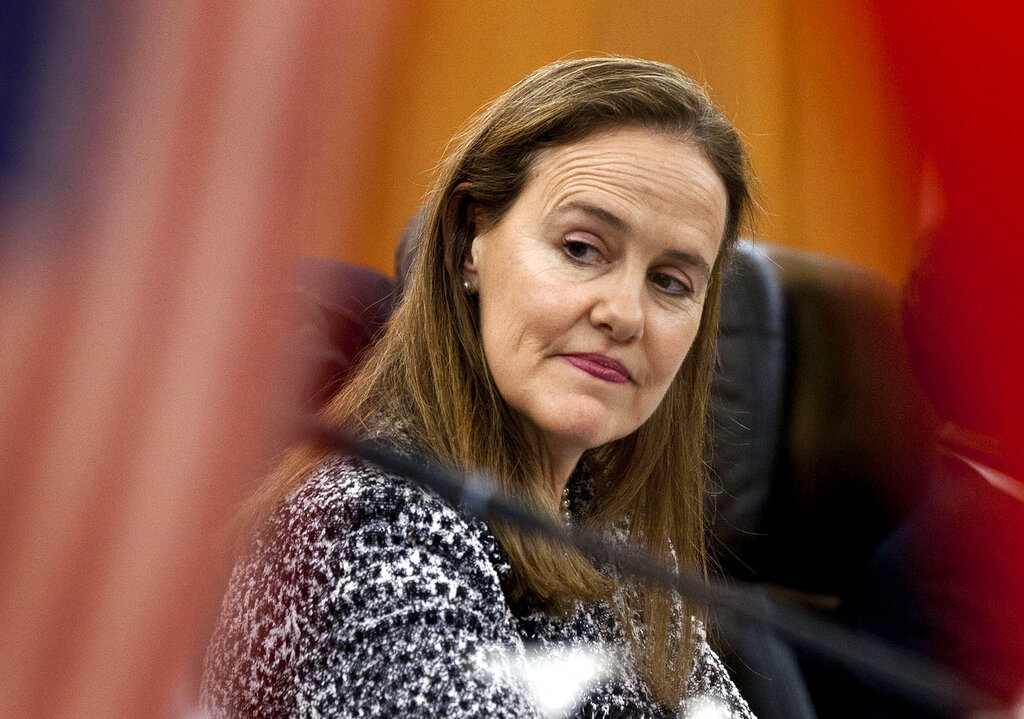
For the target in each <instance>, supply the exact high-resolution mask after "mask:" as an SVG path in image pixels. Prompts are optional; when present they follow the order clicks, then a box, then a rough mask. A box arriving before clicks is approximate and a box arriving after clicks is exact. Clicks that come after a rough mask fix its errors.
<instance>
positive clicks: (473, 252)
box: [462, 204, 480, 294]
mask: <svg viewBox="0 0 1024 719" xmlns="http://www.w3.org/2000/svg"><path fill="white" fill-rule="evenodd" d="M478 227H479V225H478V223H477V206H476V205H475V204H471V205H469V207H467V208H466V235H467V237H468V238H469V239H468V240H467V242H466V249H465V251H464V252H463V258H462V280H463V286H464V287H465V289H466V291H467V292H469V293H470V294H472V293H474V292H476V290H477V288H478V287H480V282H479V264H478V259H477V258H478V255H479V252H480V246H479V243H478V242H477V241H476V239H477V236H478Z"/></svg>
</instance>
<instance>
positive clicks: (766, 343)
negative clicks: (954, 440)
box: [710, 243, 937, 595]
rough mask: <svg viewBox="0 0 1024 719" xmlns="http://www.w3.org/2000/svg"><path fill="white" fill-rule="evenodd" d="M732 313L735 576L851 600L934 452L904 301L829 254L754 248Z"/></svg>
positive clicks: (717, 470)
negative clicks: (848, 594)
mask: <svg viewBox="0 0 1024 719" xmlns="http://www.w3.org/2000/svg"><path fill="white" fill-rule="evenodd" d="M722 304H723V311H722V324H721V334H720V358H719V374H718V376H717V377H716V379H715V386H714V391H713V399H712V402H713V419H714V427H715V443H714V448H713V450H714V451H713V463H712V469H713V474H714V477H715V480H716V482H717V483H718V492H717V496H716V497H715V498H714V503H715V505H716V510H717V511H716V512H715V515H713V516H714V517H715V519H714V521H713V523H712V529H713V531H712V536H711V541H710V546H711V547H712V551H713V553H714V555H715V556H716V558H717V559H718V561H719V563H720V565H721V566H722V567H723V569H724V570H725V571H726V572H727V573H729V574H733V575H736V576H740V577H742V578H745V579H751V580H758V581H764V582H768V583H772V584H777V585H781V586H785V587H791V588H796V589H799V590H801V591H803V592H808V593H813V594H825V595H840V594H843V593H844V592H845V590H846V589H848V588H849V586H850V583H851V582H852V581H854V579H855V577H856V576H857V574H858V573H859V570H860V568H861V567H862V566H863V564H864V562H866V561H867V558H868V556H869V555H870V553H871V551H872V550H873V549H874V547H875V546H876V545H877V543H878V542H879V541H880V540H881V539H882V537H884V536H885V534H887V533H888V531H889V530H891V529H892V528H893V527H894V526H895V523H896V522H898V521H899V519H900V518H901V516H902V515H903V513H904V512H906V511H907V509H908V508H909V505H910V503H911V501H912V499H913V497H914V496H915V495H916V493H917V492H918V491H919V490H920V487H921V483H922V481H923V479H924V476H925V474H926V472H927V470H928V468H929V467H930V466H931V459H932V456H933V451H934V438H935V434H936V430H937V420H936V418H935V415H934V412H933V411H932V409H931V407H930V405H929V404H928V402H927V400H926V399H925V397H924V394H923V393H922V392H921V390H920V388H919V387H918V385H917V383H916V381H915V380H914V377H913V375H912V373H911V370H910V365H909V361H908V356H907V349H906V346H905V344H904V342H903V339H902V337H903V335H902V332H901V326H900V315H899V303H898V291H897V289H896V288H895V287H893V286H892V285H889V284H888V283H886V282H885V281H883V280H882V279H881V278H879V277H878V276H876V275H875V274H873V273H871V272H869V271H867V270H864V269H861V268H858V267H856V266H854V265H851V264H848V263H845V262H841V261H838V260H835V259H832V258H828V257H825V256H823V255H820V254H817V253H812V252H808V251H805V250H797V249H791V248H784V247H780V246H775V245H767V244H760V245H754V244H752V243H744V244H742V245H741V247H740V248H739V251H738V252H737V256H736V260H735V261H734V263H733V265H732V267H731V268H730V270H729V273H728V276H727V278H726V281H725V283H724V286H723V303H722Z"/></svg>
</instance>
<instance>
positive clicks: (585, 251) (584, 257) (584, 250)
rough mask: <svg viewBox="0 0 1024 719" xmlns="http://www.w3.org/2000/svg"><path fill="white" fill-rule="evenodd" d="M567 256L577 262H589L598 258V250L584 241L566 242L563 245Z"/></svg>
mask: <svg viewBox="0 0 1024 719" xmlns="http://www.w3.org/2000/svg"><path fill="white" fill-rule="evenodd" d="M563 251H564V252H565V254H566V255H567V256H568V257H569V258H570V259H573V260H576V261H577V262H589V261H592V260H594V259H596V258H597V254H598V252H597V248H596V247H594V246H593V245H591V244H589V243H587V242H583V241H582V240H566V241H565V244H564V245H563Z"/></svg>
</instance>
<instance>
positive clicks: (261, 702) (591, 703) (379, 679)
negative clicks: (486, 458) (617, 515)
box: [203, 458, 752, 719]
mask: <svg viewBox="0 0 1024 719" xmlns="http://www.w3.org/2000/svg"><path fill="white" fill-rule="evenodd" d="M571 489H572V486H571ZM578 500H579V498H578V497H575V498H574V500H573V501H577V502H578ZM510 571H511V569H510V567H509V564H508V560H507V557H506V555H505V554H504V552H503V550H502V549H501V547H500V546H499V544H498V542H497V540H496V539H495V538H494V536H493V535H492V534H491V532H490V531H489V530H488V528H487V526H486V524H484V523H483V522H480V521H478V520H476V519H473V518H469V517H467V516H465V515H463V514H462V513H460V511H458V510H457V509H456V508H454V507H453V506H451V505H449V504H448V503H446V502H445V501H444V500H442V499H440V498H439V497H437V496H435V495H433V494H431V493H430V492H428V491H425V490H423V489H420V488H419V487H417V486H414V485H413V484H411V483H409V482H407V481H405V480H402V479H399V478H396V477H394V476H390V475H388V474H385V473H383V472H381V471H380V470H378V469H376V468H375V467H372V466H366V465H363V464H360V463H358V462H356V461H353V460H347V459H340V458H334V459H330V460H328V461H327V462H326V463H325V464H324V465H323V466H322V467H321V468H320V469H319V470H318V471H317V472H316V473H315V474H314V475H313V476H312V477H311V478H310V479H309V481H307V482H306V484H305V485H303V487H301V488H300V489H299V490H297V491H296V492H295V493H294V494H293V495H292V496H291V497H290V498H289V499H288V500H287V501H286V502H284V504H283V505H282V506H281V507H279V508H278V509H277V510H276V511H275V512H274V513H273V514H272V515H271V517H270V518H269V520H268V521H267V522H266V523H265V525H264V526H263V527H262V529H261V530H260V531H259V532H258V533H257V535H256V538H255V540H254V542H253V545H252V548H251V550H250V551H249V553H248V554H247V555H246V556H245V557H244V558H243V559H242V560H241V562H240V563H239V564H238V565H237V566H236V567H235V570H234V572H233V574H232V577H231V581H230V584H229V588H228V591H227V594H226V596H225V598H224V604H223V607H222V612H221V616H220V619H219V621H218V624H217V628H216V630H215V632H214V637H213V640H212V643H211V645H210V648H209V651H208V655H207V659H206V666H205V671H204V677H203V702H204V708H205V710H206V711H207V712H208V713H209V714H210V716H211V717H215V718H217V719H220V718H227V717H232V718H234V717H253V718H257V717H259V718H268V719H269V718H270V717H308V718H309V719H312V718H314V717H324V718H326V717H431V718H433V717H454V718H458V719H469V718H470V717H491V718H494V719H505V718H508V719H512V718H513V717H514V718H516V719H523V718H526V717H537V718H538V719H540V718H542V717H562V716H572V717H594V718H596V717H630V718H633V717H674V716H698V715H699V716H701V717H722V718H723V719H724V718H726V717H729V718H736V719H749V718H751V717H752V714H751V713H750V710H749V709H748V707H747V705H746V703H745V702H744V701H743V699H742V698H741V697H740V695H739V693H738V691H737V690H736V688H735V686H734V685H733V684H732V682H731V680H730V679H729V677H728V675H727V674H726V672H725V670H724V669H723V667H722V665H721V663H720V661H719V660H718V658H717V657H716V656H715V654H714V652H713V651H712V650H711V649H710V647H709V646H708V645H707V642H706V641H705V640H704V639H703V635H701V636H702V638H701V642H700V645H699V648H698V652H697V656H696V657H695V661H694V668H693V672H692V675H691V677H690V682H689V685H688V692H689V699H688V700H687V702H686V706H684V707H681V708H678V709H677V708H670V707H665V706H663V705H660V704H658V703H657V702H656V701H655V700H654V699H653V697H652V696H651V694H650V692H649V691H648V689H647V687H646V686H645V684H644V682H643V680H642V679H641V677H640V676H639V674H638V671H637V669H636V664H635V661H634V659H633V656H632V653H631V651H630V648H629V642H628V641H627V640H626V637H625V635H624V632H623V630H622V628H621V626H620V624H619V622H618V621H617V619H616V616H615V612H614V611H613V610H612V608H611V607H610V606H608V605H607V604H604V603H593V604H583V605H580V606H577V607H576V608H575V610H574V611H573V612H570V613H569V614H568V615H566V616H560V617H555V616H551V615H548V614H544V613H541V612H536V611H532V610H530V609H529V608H526V607H522V606H518V607H517V606H512V605H511V604H510V602H508V601H507V600H506V597H505V595H504V593H503V591H502V586H503V579H507V578H508V576H509V573H510Z"/></svg>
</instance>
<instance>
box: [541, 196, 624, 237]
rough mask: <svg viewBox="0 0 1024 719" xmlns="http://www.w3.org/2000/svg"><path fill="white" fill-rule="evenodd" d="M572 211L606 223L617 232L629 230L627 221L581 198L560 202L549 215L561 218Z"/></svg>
mask: <svg viewBox="0 0 1024 719" xmlns="http://www.w3.org/2000/svg"><path fill="white" fill-rule="evenodd" d="M572 212H582V213H583V214H585V215H589V216H590V217H592V218H593V219H595V220H598V221H599V222H602V223H604V224H605V225H608V226H609V227H611V228H612V229H613V230H616V231H618V232H623V233H628V232H629V230H630V226H629V223H628V222H626V220H625V219H623V218H622V217H619V216H618V215H616V214H615V213H614V212H612V211H611V210H608V209H606V208H604V207H601V206H600V205H594V204H591V203H589V202H584V201H582V200H570V201H568V202H566V203H564V204H561V205H559V206H558V207H556V208H555V209H554V211H553V212H552V213H551V215H552V217H554V218H561V217H563V216H565V215H568V214H570V213H572Z"/></svg>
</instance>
